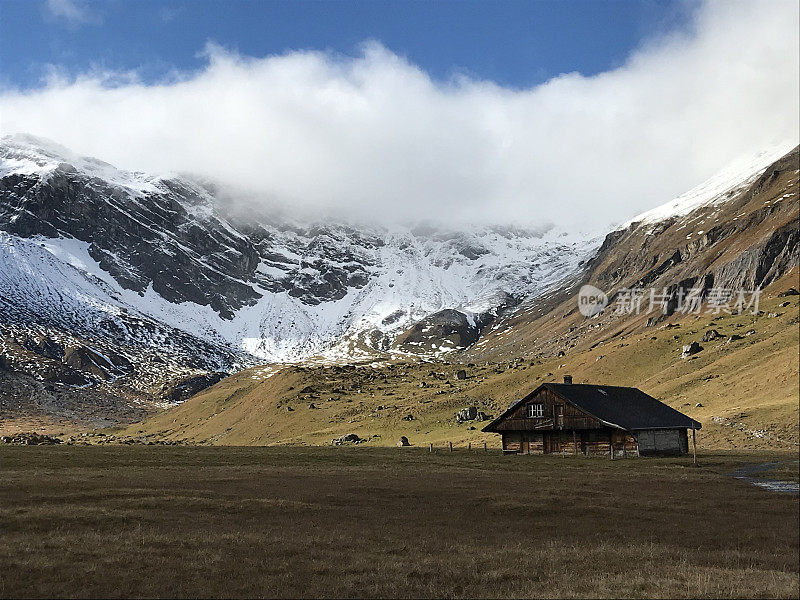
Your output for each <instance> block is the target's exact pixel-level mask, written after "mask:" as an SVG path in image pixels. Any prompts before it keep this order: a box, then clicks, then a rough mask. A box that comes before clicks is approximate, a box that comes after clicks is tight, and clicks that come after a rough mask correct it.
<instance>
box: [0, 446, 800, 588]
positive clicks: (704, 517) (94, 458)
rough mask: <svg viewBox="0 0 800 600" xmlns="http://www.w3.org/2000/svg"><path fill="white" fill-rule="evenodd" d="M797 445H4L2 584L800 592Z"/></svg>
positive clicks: (0, 466)
mask: <svg viewBox="0 0 800 600" xmlns="http://www.w3.org/2000/svg"><path fill="white" fill-rule="evenodd" d="M796 457H797V455H796V453H794V454H783V455H781V454H776V453H771V454H765V453H750V454H736V453H721V452H720V453H704V454H702V455H701V456H700V467H698V468H696V467H693V466H692V464H691V458H686V457H682V458H669V459H668V458H664V459H626V460H617V461H614V462H612V461H610V460H608V459H601V458H596V459H585V458H580V457H533V456H515V457H502V456H500V455H499V454H498V453H497V452H496V451H495V452H488V453H483V451H482V450H481V451H480V452H472V453H467V452H466V451H465V450H464V449H460V450H457V451H455V452H453V453H449V452H443V451H439V452H437V453H435V454H433V455H431V454H428V453H427V451H426V450H423V449H417V448H408V449H400V448H395V449H390V448H365V447H355V448H353V447H341V448H309V447H154V446H63V447H41V446H40V447H9V446H6V447H0V508H1V509H2V511H1V512H0V595H2V596H3V597H75V596H92V597H118V596H121V597H143V596H144V597H152V596H167V597H174V596H194V597H198V596H199V597H206V596H208V597H243V596H248V597H254V596H261V597H264V596H265V597H585V596H591V597H794V598H796V597H797V596H798V593H800V590H799V589H798V567H799V565H798V516H799V515H798V498H797V496H789V495H782V494H775V493H771V492H767V491H764V490H761V489H758V488H756V487H753V486H750V485H747V484H745V483H742V482H740V481H737V480H734V479H732V478H730V477H727V476H726V475H725V474H726V473H729V472H730V471H732V470H734V469H735V468H737V467H738V466H741V465H743V464H746V463H760V462H767V461H769V460H792V461H793V462H792V463H789V464H790V465H791V467H792V468H793V469H794V471H796V468H797V462H796ZM792 468H790V469H788V470H787V474H788V475H790V476H791V474H792V473H793V471H792Z"/></svg>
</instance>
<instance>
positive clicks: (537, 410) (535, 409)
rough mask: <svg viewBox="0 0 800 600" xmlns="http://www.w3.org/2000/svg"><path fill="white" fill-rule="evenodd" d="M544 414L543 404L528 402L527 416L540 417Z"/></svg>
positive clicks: (530, 417)
mask: <svg viewBox="0 0 800 600" xmlns="http://www.w3.org/2000/svg"><path fill="white" fill-rule="evenodd" d="M543 416H544V404H528V418H529V419H541V418H542V417H543Z"/></svg>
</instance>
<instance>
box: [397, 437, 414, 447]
mask: <svg viewBox="0 0 800 600" xmlns="http://www.w3.org/2000/svg"><path fill="white" fill-rule="evenodd" d="M410 445H411V444H410V443H409V441H408V438H407V437H406V436H404V435H401V436H400V439H399V440H397V446H398V447H402V446H410Z"/></svg>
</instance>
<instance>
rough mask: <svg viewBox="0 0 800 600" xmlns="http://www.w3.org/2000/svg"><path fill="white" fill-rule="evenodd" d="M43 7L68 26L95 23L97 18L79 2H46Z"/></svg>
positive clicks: (75, 0)
mask: <svg viewBox="0 0 800 600" xmlns="http://www.w3.org/2000/svg"><path fill="white" fill-rule="evenodd" d="M45 7H46V8H47V11H48V12H49V13H50V15H52V16H53V17H56V18H58V19H64V20H66V21H67V22H68V23H69V24H70V25H80V24H84V23H94V22H96V21H97V16H96V15H95V14H94V13H92V12H91V11H90V10H89V8H88V7H87V6H86V5H85V4H84V3H83V2H81V1H80V0H46V2H45Z"/></svg>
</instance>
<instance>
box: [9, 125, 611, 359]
mask: <svg viewBox="0 0 800 600" xmlns="http://www.w3.org/2000/svg"><path fill="white" fill-rule="evenodd" d="M0 161H2V162H1V163H0V230H2V231H3V233H2V234H0V278H1V279H2V287H3V290H4V292H3V296H2V300H1V301H0V322H7V323H26V324H31V323H33V324H36V325H38V326H44V325H47V326H57V327H59V328H61V329H62V330H65V331H70V332H80V334H81V335H82V336H84V337H89V338H92V337H98V336H99V337H104V336H105V337H108V334H107V332H108V331H109V330H113V331H114V332H115V333H114V335H118V336H119V338H118V339H116V338H115V339H116V343H118V344H119V345H122V346H124V345H125V344H132V345H134V346H137V347H144V346H147V345H151V346H155V347H158V348H163V350H164V352H165V353H166V354H170V355H175V354H176V353H177V355H180V354H181V352H183V353H184V354H189V355H191V354H193V352H192V350H191V348H192V346H193V344H194V340H197V342H198V343H201V344H202V345H204V347H205V348H206V351H208V349H210V348H213V352H211V353H210V355H208V356H205V357H204V364H205V366H206V367H207V368H212V369H217V370H219V369H222V370H227V369H229V368H231V367H232V366H234V365H235V364H245V363H248V362H255V361H258V362H282V361H296V360H302V359H306V358H308V357H312V356H320V355H321V356H327V357H331V358H332V357H338V358H342V357H358V356H360V355H363V354H375V353H377V352H385V351H388V350H390V349H391V350H392V351H394V352H406V351H413V350H414V348H413V345H411V346H409V345H408V344H406V345H405V346H403V348H399V347H393V343H394V340H395V338H396V336H397V335H398V334H400V333H401V332H403V331H405V330H407V329H408V328H409V327H411V326H412V325H413V324H415V323H417V322H419V321H420V320H422V319H424V318H426V317H430V316H431V315H434V314H436V313H437V312H439V311H442V310H444V309H455V310H457V311H458V313H459V314H460V315H462V316H463V318H464V319H465V320H466V322H467V324H468V326H470V327H472V328H475V329H477V328H479V327H481V326H482V325H483V324H485V323H486V322H488V321H489V320H491V318H492V315H493V314H494V313H496V311H497V310H499V309H502V308H503V307H505V306H508V305H510V304H513V303H514V302H515V301H516V300H515V299H519V298H522V297H525V296H529V295H531V294H536V293H538V292H541V291H543V290H545V289H547V288H548V287H549V286H552V285H553V284H555V283H556V282H558V281H559V280H560V279H561V278H563V277H564V276H565V275H567V274H569V273H571V272H573V271H574V270H575V269H577V268H578V265H579V264H580V263H581V261H583V260H585V259H586V258H587V257H588V256H589V255H590V254H591V251H592V250H593V249H594V248H595V247H596V246H597V245H598V244H599V242H600V240H599V239H595V240H587V239H583V238H581V237H569V236H565V235H560V236H559V235H556V234H555V233H553V232H547V231H529V230H522V229H514V228H500V227H483V228H474V229H472V230H470V231H445V230H442V229H441V228H435V227H430V226H416V227H400V226H397V227H392V228H387V227H379V226H354V225H349V224H344V223H301V222H298V221H294V220H291V219H288V218H283V217H277V216H275V215H270V214H268V213H267V212H266V211H265V210H263V209H257V208H254V209H248V210H247V211H243V210H241V207H237V206H235V205H233V204H231V202H230V201H229V200H223V199H222V197H221V196H220V195H217V194H215V190H214V188H213V186H209V185H201V184H200V183H198V182H196V181H194V180H192V179H191V178H187V177H180V176H175V175H168V176H154V175H149V174H144V173H133V172H125V171H121V170H117V169H115V168H114V167H112V166H111V165H108V164H106V163H103V162H101V161H98V160H96V159H91V158H85V157H80V156H76V155H74V154H73V153H71V152H70V151H69V150H67V149H66V148H63V147H61V146H59V145H57V144H54V143H52V142H49V141H46V140H41V139H38V138H32V137H30V136H14V137H6V138H4V139H3V140H2V144H1V145H0ZM244 212H246V213H247V218H246V219H245V218H243V217H242V216H241V214H242V213H244ZM133 320H138V322H140V323H147V324H148V328H147V329H148V331H147V332H146V333H144V332H143V330H142V328H141V327H138V328H137V327H134V326H132V325H131V322H132V321H133ZM176 332H177V333H176ZM176 340H180V341H179V342H177V341H176ZM170 344H172V345H174V346H175V348H170ZM457 346H458V343H457V342H455V343H454V342H452V340H451V341H450V343H444V344H442V345H441V346H436V347H434V348H433V351H434V352H446V351H452V350H455V349H456V348H457ZM181 349H182V350H181ZM427 349H428V350H430V349H431V348H430V347H428V348H427ZM195 362H197V361H195ZM202 362H203V361H201V363H202ZM197 366H198V367H200V366H202V364H198V365H197Z"/></svg>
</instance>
